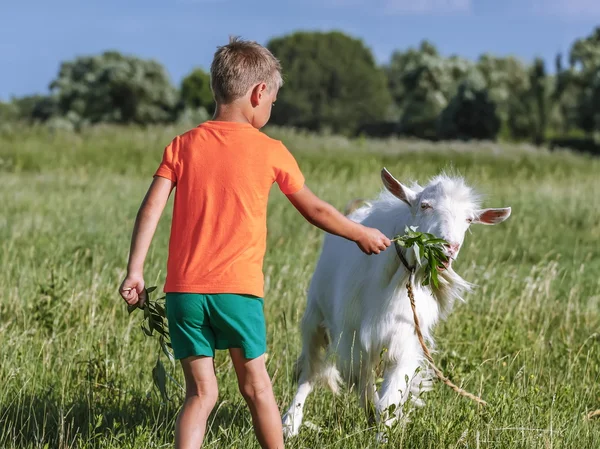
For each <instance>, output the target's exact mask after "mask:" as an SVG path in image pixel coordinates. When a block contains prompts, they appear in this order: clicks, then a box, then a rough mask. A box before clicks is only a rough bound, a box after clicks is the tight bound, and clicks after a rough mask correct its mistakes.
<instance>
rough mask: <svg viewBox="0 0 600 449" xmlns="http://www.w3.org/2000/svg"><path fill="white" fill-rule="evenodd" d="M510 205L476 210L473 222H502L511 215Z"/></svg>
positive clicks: (493, 223) (487, 223) (489, 223)
mask: <svg viewBox="0 0 600 449" xmlns="http://www.w3.org/2000/svg"><path fill="white" fill-rule="evenodd" d="M510 212H511V209H510V207H501V208H498V209H481V210H478V211H477V212H475V218H474V219H473V223H479V224H485V225H495V224H498V223H502V222H503V221H504V220H506V219H507V218H508V217H510Z"/></svg>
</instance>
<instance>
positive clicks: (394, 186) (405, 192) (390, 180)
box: [381, 167, 417, 206]
mask: <svg viewBox="0 0 600 449" xmlns="http://www.w3.org/2000/svg"><path fill="white" fill-rule="evenodd" d="M381 180H382V181H383V185H384V186H385V188H386V189H388V190H389V191H390V193H391V194H392V195H394V196H395V197H396V198H398V199H401V200H402V201H404V202H405V203H406V204H408V205H409V206H412V205H413V204H414V202H415V200H416V199H417V194H416V193H415V192H413V191H412V190H410V189H409V188H408V187H406V186H404V185H402V184H401V183H400V181H398V180H397V179H396V178H394V177H393V176H392V174H391V173H390V172H389V171H387V169H386V168H385V167H384V168H383V170H381Z"/></svg>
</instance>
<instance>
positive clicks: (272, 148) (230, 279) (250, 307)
mask: <svg viewBox="0 0 600 449" xmlns="http://www.w3.org/2000/svg"><path fill="white" fill-rule="evenodd" d="M281 85H282V78H281V67H280V64H279V61H277V59H275V57H274V56H273V55H272V54H271V52H269V50H267V49H266V48H264V47H262V46H260V45H258V44H257V43H255V42H247V41H242V40H239V39H231V40H230V42H229V44H228V45H225V46H222V47H219V48H218V50H217V52H216V53H215V57H214V60H213V63H212V65H211V88H212V91H213V95H214V98H215V101H216V104H217V109H216V112H215V115H214V117H213V120H211V121H207V122H205V123H203V124H201V125H199V126H198V127H197V128H194V129H192V130H190V131H188V132H186V133H184V134H182V135H180V136H177V137H175V139H173V141H172V142H171V143H170V144H169V145H168V146H167V147H166V149H165V151H164V155H163V159H162V163H161V164H160V166H159V168H158V170H157V171H156V173H155V176H154V180H153V182H152V184H151V186H150V188H149V190H148V193H147V194H146V197H145V198H144V201H143V202H142V205H141V206H140V210H139V212H138V214H137V218H136V223H135V226H134V230H133V235H132V242H131V250H130V255H129V263H128V267H127V277H126V279H125V280H124V281H123V283H122V285H121V287H120V289H119V291H120V293H121V295H122V297H123V299H125V301H126V302H127V303H128V304H138V305H140V306H141V305H143V302H144V300H145V290H144V279H143V263H144V259H145V257H146V253H147V251H148V247H149V246H150V242H151V240H152V237H153V235H154V232H155V230H156V226H157V223H158V220H159V218H160V215H161V214H162V211H163V209H164V207H165V204H166V202H167V200H168V198H169V196H170V193H171V191H172V190H173V188H175V187H176V193H175V203H174V208H173V223H172V227H171V237H170V241H169V257H168V262H167V279H166V284H165V288H164V291H165V292H166V312H167V318H168V326H169V333H170V337H171V343H172V345H173V352H174V355H175V358H177V359H178V360H180V363H181V366H182V368H183V373H184V377H185V384H186V397H185V402H184V404H183V407H182V409H181V412H180V414H179V416H178V418H177V422H176V427H175V447H176V448H177V449H183V448H194V449H197V448H198V447H200V446H201V445H202V441H203V439H204V434H205V431H206V422H207V419H208V416H209V414H210V412H211V410H212V409H213V407H214V405H215V403H216V401H217V381H216V377H215V373H214V365H213V357H214V354H215V349H229V353H230V356H231V359H232V362H233V366H234V368H235V372H236V374H237V378H238V383H239V387H240V391H241V393H242V395H243V397H244V399H245V400H246V402H247V404H248V406H249V408H250V412H251V415H252V423H253V425H254V431H255V433H256V437H257V438H258V441H259V443H260V445H261V447H263V448H273V449H275V448H283V432H282V424H281V418H280V415H279V410H278V408H277V404H276V402H275V398H274V396H273V391H272V388H271V381H270V378H269V375H268V373H267V370H266V367H265V359H264V353H265V351H266V329H265V320H264V315H263V299H262V297H263V294H264V292H263V281H264V279H263V273H262V263H263V257H264V253H265V245H266V215H267V199H268V194H269V190H270V188H271V186H272V184H273V183H274V182H277V184H278V186H279V188H280V189H281V191H282V192H283V193H284V194H285V195H286V196H287V198H288V199H289V200H290V202H291V203H292V204H293V205H294V206H295V207H296V209H298V211H299V212H300V213H301V214H302V215H303V216H304V217H305V218H306V219H307V220H308V221H309V222H311V223H312V224H314V225H316V226H318V227H319V228H321V229H323V230H325V231H328V232H330V233H333V234H336V235H339V236H342V237H344V238H347V239H350V240H352V241H354V242H356V243H357V245H358V246H359V248H360V249H361V250H362V251H364V252H365V253H367V254H378V253H379V252H380V251H383V250H384V249H386V248H387V247H388V246H389V245H390V241H389V239H388V238H387V237H386V236H384V235H383V234H382V233H381V232H379V231H378V230H377V229H372V228H367V227H364V226H362V225H360V224H357V223H354V222H352V221H351V220H348V219H347V218H346V217H344V216H343V215H342V214H341V213H339V212H338V211H337V210H336V209H335V208H334V207H333V206H331V205H329V204H328V203H326V202H324V201H321V200H320V199H319V198H317V197H316V196H315V195H314V194H313V193H311V191H310V190H309V189H308V187H306V186H305V185H304V177H303V176H302V173H301V172H300V169H299V168H298V165H297V163H296V161H295V159H294V157H293V156H292V155H291V153H290V152H289V151H288V150H287V149H286V148H285V147H284V146H283V144H282V143H281V142H279V141H277V140H273V139H271V138H269V137H267V136H266V135H265V134H263V133H261V132H260V131H259V130H260V128H262V127H263V126H264V125H265V124H266V123H267V121H268V120H269V117H270V115H271V107H272V105H273V104H274V103H275V99H276V96H277V92H278V90H279V88H280V87H281Z"/></svg>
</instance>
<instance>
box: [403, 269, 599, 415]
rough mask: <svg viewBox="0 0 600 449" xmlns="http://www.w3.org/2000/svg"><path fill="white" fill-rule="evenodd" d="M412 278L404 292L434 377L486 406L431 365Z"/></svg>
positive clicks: (411, 276) (433, 364) (431, 359)
mask: <svg viewBox="0 0 600 449" xmlns="http://www.w3.org/2000/svg"><path fill="white" fill-rule="evenodd" d="M413 277H414V272H411V275H410V278H409V279H408V283H407V284H406V290H407V291H408V298H409V299H410V307H411V308H412V312H413V318H414V320H415V332H416V333H417V338H418V339H419V343H420V344H421V348H422V349H423V353H424V354H425V358H426V359H427V360H428V361H429V363H430V365H431V367H432V368H433V371H434V372H435V374H436V376H437V377H438V378H439V379H440V380H441V381H442V382H444V383H445V384H446V385H448V386H449V387H450V388H452V389H453V390H454V391H456V392H457V393H458V394H460V395H461V396H465V397H467V398H469V399H471V400H472V401H475V402H477V403H478V404H481V405H487V402H485V401H484V400H483V399H481V398H480V397H479V396H475V395H474V394H471V393H469V392H468V391H465V390H463V389H462V388H460V387H458V386H457V385H455V384H453V383H452V381H451V380H450V379H448V378H447V377H446V376H444V373H442V371H441V370H440V369H439V368H438V367H437V366H435V363H433V357H431V353H430V352H429V349H427V345H425V340H423V334H422V333H421V326H420V324H419V317H418V316H417V308H416V306H415V295H414V293H413V288H412V284H413V282H412V281H413ZM599 414H600V411H599Z"/></svg>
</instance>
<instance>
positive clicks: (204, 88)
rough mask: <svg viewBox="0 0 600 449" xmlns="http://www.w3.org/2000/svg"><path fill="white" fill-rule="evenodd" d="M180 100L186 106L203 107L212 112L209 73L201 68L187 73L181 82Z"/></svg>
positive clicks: (213, 107) (212, 103)
mask: <svg viewBox="0 0 600 449" xmlns="http://www.w3.org/2000/svg"><path fill="white" fill-rule="evenodd" d="M181 101H182V102H183V104H184V105H185V106H186V107H188V108H192V109H198V108H204V109H206V110H207V111H208V112H209V113H210V114H212V113H213V112H214V111H215V101H214V99H213V95H212V91H211V89H210V75H209V74H208V73H207V72H205V71H204V70H202V69H194V70H193V71H192V72H191V73H190V74H189V75H187V76H186V77H185V78H184V79H183V81H182V82H181Z"/></svg>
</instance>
